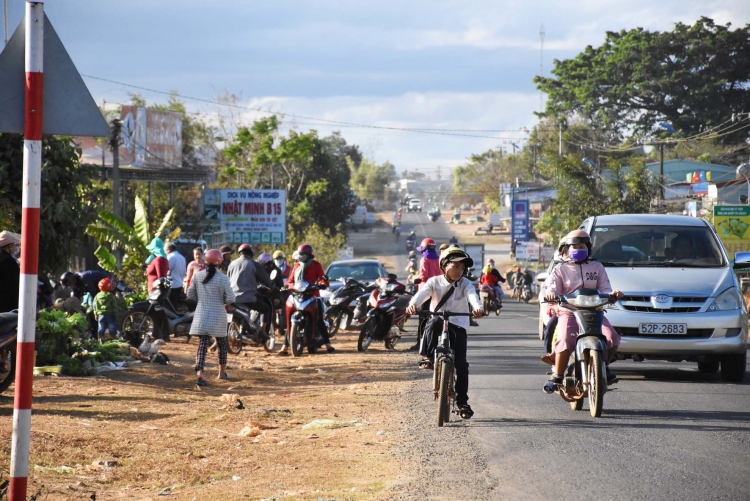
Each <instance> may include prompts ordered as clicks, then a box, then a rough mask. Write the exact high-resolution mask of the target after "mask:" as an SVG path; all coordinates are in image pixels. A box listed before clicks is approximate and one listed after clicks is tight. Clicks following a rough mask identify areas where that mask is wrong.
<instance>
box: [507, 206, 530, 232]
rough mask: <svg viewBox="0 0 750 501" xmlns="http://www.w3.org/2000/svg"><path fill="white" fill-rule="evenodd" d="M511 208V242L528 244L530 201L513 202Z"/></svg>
mask: <svg viewBox="0 0 750 501" xmlns="http://www.w3.org/2000/svg"><path fill="white" fill-rule="evenodd" d="M510 208H511V213H510V217H511V225H510V231H511V242H513V241H515V240H518V241H519V242H526V241H527V240H528V239H529V201H528V200H513V203H512V204H511V207H510Z"/></svg>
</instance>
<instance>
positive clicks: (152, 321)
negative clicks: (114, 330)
mask: <svg viewBox="0 0 750 501" xmlns="http://www.w3.org/2000/svg"><path fill="white" fill-rule="evenodd" d="M171 284H172V282H171V280H170V279H168V278H159V279H157V280H156V281H155V282H154V288H153V290H152V291H151V294H149V296H148V298H147V299H146V300H145V301H139V302H137V303H133V304H132V305H130V307H129V308H128V313H127V314H126V315H125V317H124V318H123V319H122V332H123V334H125V335H126V336H127V335H128V333H140V334H142V335H144V336H145V335H149V336H152V337H161V338H163V339H169V335H170V334H174V336H175V337H178V336H185V337H186V338H187V341H188V342H189V341H190V326H191V325H192V324H193V314H194V313H195V307H196V305H197V303H196V302H195V301H191V300H189V299H188V300H186V301H185V306H187V311H182V310H178V309H177V308H176V307H175V305H174V304H172V301H170V299H169V294H170V292H171V290H172V285H171ZM157 326H158V327H157Z"/></svg>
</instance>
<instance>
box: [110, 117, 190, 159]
mask: <svg viewBox="0 0 750 501" xmlns="http://www.w3.org/2000/svg"><path fill="white" fill-rule="evenodd" d="M120 120H121V121H122V132H121V133H120V136H121V138H122V146H120V151H119V153H120V165H132V166H133V167H145V168H156V169H180V168H182V115H181V114H180V113H174V112H171V111H163V110H153V109H150V108H143V107H139V106H123V107H122V111H121V112H120Z"/></svg>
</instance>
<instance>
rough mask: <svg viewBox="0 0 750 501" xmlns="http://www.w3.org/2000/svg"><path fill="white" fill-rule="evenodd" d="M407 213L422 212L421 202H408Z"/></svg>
mask: <svg viewBox="0 0 750 501" xmlns="http://www.w3.org/2000/svg"><path fill="white" fill-rule="evenodd" d="M408 211H409V212H412V211H413V212H417V211H418V212H422V202H421V201H420V200H419V199H418V198H412V199H411V200H409V209H408Z"/></svg>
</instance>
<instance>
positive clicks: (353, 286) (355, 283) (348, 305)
mask: <svg viewBox="0 0 750 501" xmlns="http://www.w3.org/2000/svg"><path fill="white" fill-rule="evenodd" d="M374 288H375V285H374V284H373V285H367V284H364V283H362V282H360V281H359V280H355V279H353V278H350V279H348V280H347V281H346V283H344V286H343V287H341V288H339V289H338V290H336V292H334V293H333V295H332V296H331V297H330V298H329V299H328V302H329V303H330V304H331V306H330V307H329V308H328V310H326V320H327V321H328V324H329V325H330V329H329V330H328V334H329V335H330V336H331V337H333V336H335V335H336V333H337V332H338V331H339V329H342V330H347V329H349V328H350V327H351V325H352V322H353V321H354V320H355V319H354V310H355V308H356V306H357V298H359V297H361V296H364V297H365V298H367V297H368V293H369V292H370V291H372V290H373V289H374Z"/></svg>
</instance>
